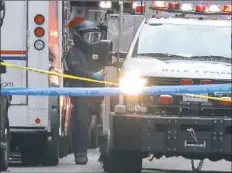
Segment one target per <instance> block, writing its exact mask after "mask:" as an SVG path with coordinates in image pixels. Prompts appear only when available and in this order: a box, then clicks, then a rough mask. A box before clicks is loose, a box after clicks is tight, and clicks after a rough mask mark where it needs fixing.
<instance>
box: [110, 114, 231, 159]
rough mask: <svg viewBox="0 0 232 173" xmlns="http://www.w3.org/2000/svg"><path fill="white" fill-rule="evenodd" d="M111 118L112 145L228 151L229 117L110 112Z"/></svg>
mask: <svg viewBox="0 0 232 173" xmlns="http://www.w3.org/2000/svg"><path fill="white" fill-rule="evenodd" d="M110 119H111V124H110V148H111V149H116V150H134V151H141V152H151V153H156V154H161V155H173V156H177V155H182V156H183V155H196V156H200V155H201V156H206V157H207V155H209V156H211V155H214V156H215V155H218V156H219V157H220V156H223V157H224V156H227V155H228V157H229V156H230V155H231V136H232V134H231V133H232V125H231V122H232V119H231V118H220V117H219V118H213V117H204V118H203V117H202V118H200V117H197V116H196V117H195V118H194V117H193V116H191V117H178V116H145V115H134V114H126V115H117V114H111V115H110ZM194 133H195V134H194ZM193 135H195V138H196V139H197V141H198V143H196V141H195V140H194V137H193Z"/></svg>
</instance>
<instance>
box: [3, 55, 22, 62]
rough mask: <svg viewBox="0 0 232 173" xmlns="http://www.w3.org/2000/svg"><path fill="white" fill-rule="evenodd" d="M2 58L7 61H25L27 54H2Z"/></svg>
mask: <svg viewBox="0 0 232 173" xmlns="http://www.w3.org/2000/svg"><path fill="white" fill-rule="evenodd" d="M0 58H1V59H2V60H5V61H25V60H26V57H25V56H1V55H0Z"/></svg>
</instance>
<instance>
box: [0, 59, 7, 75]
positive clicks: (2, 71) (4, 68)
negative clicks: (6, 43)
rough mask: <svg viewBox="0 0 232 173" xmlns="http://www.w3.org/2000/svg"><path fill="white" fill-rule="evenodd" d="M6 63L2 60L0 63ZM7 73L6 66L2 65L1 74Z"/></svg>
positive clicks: (0, 67)
mask: <svg viewBox="0 0 232 173" xmlns="http://www.w3.org/2000/svg"><path fill="white" fill-rule="evenodd" d="M2 62H4V61H3V60H0V63H2ZM4 73H6V66H4V65H0V74H4Z"/></svg>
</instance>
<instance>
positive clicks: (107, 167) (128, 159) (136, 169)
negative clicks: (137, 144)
mask: <svg viewBox="0 0 232 173" xmlns="http://www.w3.org/2000/svg"><path fill="white" fill-rule="evenodd" d="M103 169H104V171H105V172H109V173H140V172H141V171H142V156H141V155H140V153H137V152H131V151H112V152H110V153H109V155H108V156H105V157H104V158H103Z"/></svg>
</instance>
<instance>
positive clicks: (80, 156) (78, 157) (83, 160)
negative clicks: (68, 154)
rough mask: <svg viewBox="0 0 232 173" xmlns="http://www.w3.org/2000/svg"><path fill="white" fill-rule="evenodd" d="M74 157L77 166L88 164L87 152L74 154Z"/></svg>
mask: <svg viewBox="0 0 232 173" xmlns="http://www.w3.org/2000/svg"><path fill="white" fill-rule="evenodd" d="M74 156H75V163H76V164H77V165H86V164H87V163H88V157H87V152H80V153H76V154H75V155H74Z"/></svg>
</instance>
